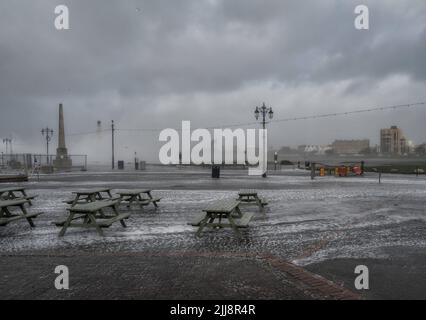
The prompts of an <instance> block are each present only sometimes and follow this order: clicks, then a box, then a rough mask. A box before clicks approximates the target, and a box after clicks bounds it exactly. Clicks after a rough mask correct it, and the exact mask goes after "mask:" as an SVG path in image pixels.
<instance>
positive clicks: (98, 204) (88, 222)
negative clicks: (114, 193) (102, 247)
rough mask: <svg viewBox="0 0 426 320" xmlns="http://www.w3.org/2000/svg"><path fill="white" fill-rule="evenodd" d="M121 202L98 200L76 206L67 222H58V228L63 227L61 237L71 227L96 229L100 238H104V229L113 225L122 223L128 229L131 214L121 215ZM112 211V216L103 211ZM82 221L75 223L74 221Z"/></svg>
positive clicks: (70, 212)
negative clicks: (119, 205) (119, 210)
mask: <svg viewBox="0 0 426 320" xmlns="http://www.w3.org/2000/svg"><path fill="white" fill-rule="evenodd" d="M119 203H120V201H119V200H115V201H114V200H97V201H94V202H89V203H85V204H76V205H75V206H73V207H71V208H68V209H67V210H68V211H69V216H68V218H67V219H66V220H65V221H60V222H56V223H55V224H56V225H57V226H58V227H62V229H61V231H60V232H59V237H63V236H64V235H65V233H66V231H67V229H68V228H70V227H80V228H94V229H96V231H97V232H98V234H99V235H100V236H103V235H104V234H103V231H102V229H103V228H109V227H110V226H111V225H112V224H113V223H115V222H118V221H119V222H120V223H121V225H122V226H123V227H124V228H126V223H125V222H124V220H125V219H127V218H129V217H130V213H124V214H120V213H119V212H118V204H119ZM107 208H110V209H112V214H111V215H105V214H104V212H103V210H105V209H107ZM77 220H82V221H81V222H78V223H75V222H74V221H77Z"/></svg>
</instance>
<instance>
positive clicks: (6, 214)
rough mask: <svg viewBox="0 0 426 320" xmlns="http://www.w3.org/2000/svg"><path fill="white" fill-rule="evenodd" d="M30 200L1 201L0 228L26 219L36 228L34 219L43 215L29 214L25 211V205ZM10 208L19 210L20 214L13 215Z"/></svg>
mask: <svg viewBox="0 0 426 320" xmlns="http://www.w3.org/2000/svg"><path fill="white" fill-rule="evenodd" d="M29 201H30V200H27V199H14V200H1V201H0V226H1V227H3V226H6V225H8V224H9V223H11V222H14V221H18V220H22V219H26V220H27V221H28V223H29V225H30V226H31V227H32V228H34V227H35V225H34V222H33V220H32V219H33V218H37V217H38V216H39V215H41V214H42V213H41V212H40V213H28V212H27V210H26V209H25V204H27V203H28V202H29ZM10 208H19V209H20V212H19V213H13V212H12V211H11V210H10Z"/></svg>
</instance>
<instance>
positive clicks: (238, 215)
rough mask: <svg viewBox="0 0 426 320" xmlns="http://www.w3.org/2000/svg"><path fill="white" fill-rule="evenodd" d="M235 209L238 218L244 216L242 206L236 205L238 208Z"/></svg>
mask: <svg viewBox="0 0 426 320" xmlns="http://www.w3.org/2000/svg"><path fill="white" fill-rule="evenodd" d="M234 211H235V213H236V217H237V218H242V216H243V213H242V212H241V210H240V207H236V208H235V209H234Z"/></svg>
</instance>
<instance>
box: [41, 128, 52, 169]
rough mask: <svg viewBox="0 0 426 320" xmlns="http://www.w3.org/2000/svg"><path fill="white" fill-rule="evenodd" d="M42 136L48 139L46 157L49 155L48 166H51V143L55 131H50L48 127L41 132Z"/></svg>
mask: <svg viewBox="0 0 426 320" xmlns="http://www.w3.org/2000/svg"><path fill="white" fill-rule="evenodd" d="M41 134H42V135H43V137H46V149H47V152H46V155H47V160H46V161H47V164H50V160H49V142H50V141H51V140H52V137H53V130H52V129H49V128H48V127H46V128H45V129H42V130H41Z"/></svg>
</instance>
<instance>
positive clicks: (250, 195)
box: [238, 189, 268, 212]
mask: <svg viewBox="0 0 426 320" xmlns="http://www.w3.org/2000/svg"><path fill="white" fill-rule="evenodd" d="M238 201H241V202H242V203H246V204H252V203H255V204H257V206H258V207H259V209H260V210H261V211H262V212H263V210H264V208H265V206H267V205H268V203H267V202H266V201H265V199H262V198H260V197H259V195H258V192H257V190H253V189H248V190H241V191H240V192H239V193H238Z"/></svg>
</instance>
